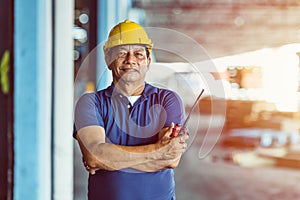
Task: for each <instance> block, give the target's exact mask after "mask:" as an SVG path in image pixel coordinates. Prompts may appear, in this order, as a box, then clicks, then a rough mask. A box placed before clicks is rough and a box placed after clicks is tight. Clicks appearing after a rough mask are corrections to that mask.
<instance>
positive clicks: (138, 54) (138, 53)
mask: <svg viewBox="0 0 300 200" xmlns="http://www.w3.org/2000/svg"><path fill="white" fill-rule="evenodd" d="M135 56H136V57H139V58H141V57H144V54H143V53H141V52H136V53H135Z"/></svg>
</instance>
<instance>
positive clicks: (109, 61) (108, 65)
mask: <svg viewBox="0 0 300 200" xmlns="http://www.w3.org/2000/svg"><path fill="white" fill-rule="evenodd" d="M105 63H106V65H107V67H108V69H109V70H111V68H110V65H111V57H110V56H109V54H108V53H106V54H105Z"/></svg>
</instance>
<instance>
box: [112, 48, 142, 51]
mask: <svg viewBox="0 0 300 200" xmlns="http://www.w3.org/2000/svg"><path fill="white" fill-rule="evenodd" d="M117 50H118V51H121V50H125V51H128V48H126V47H119V48H118V49H117ZM130 50H133V51H142V50H145V47H135V48H133V49H130Z"/></svg>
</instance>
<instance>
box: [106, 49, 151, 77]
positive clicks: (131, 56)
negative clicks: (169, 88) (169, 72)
mask: <svg viewBox="0 0 300 200" xmlns="http://www.w3.org/2000/svg"><path fill="white" fill-rule="evenodd" d="M150 61H151V59H150V58H149V57H147V54H146V48H145V47H144V46H141V45H122V46H117V47H114V48H113V49H111V51H110V53H109V55H106V63H107V65H108V68H109V69H110V70H112V73H113V79H114V81H120V80H122V81H125V82H138V83H141V82H144V80H145V76H146V72H147V71H148V67H149V64H150Z"/></svg>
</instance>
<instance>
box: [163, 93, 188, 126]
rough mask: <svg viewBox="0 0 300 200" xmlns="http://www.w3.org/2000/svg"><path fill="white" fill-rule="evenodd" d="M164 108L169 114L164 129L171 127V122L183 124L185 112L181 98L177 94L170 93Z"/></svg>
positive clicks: (166, 97)
mask: <svg viewBox="0 0 300 200" xmlns="http://www.w3.org/2000/svg"><path fill="white" fill-rule="evenodd" d="M164 108H165V110H166V112H167V120H166V123H165V126H164V127H167V126H170V124H171V122H174V123H175V124H182V123H183V121H184V116H185V111H184V106H183V103H182V100H181V98H180V97H179V96H178V95H177V94H176V93H175V92H169V93H168V94H167V95H166V96H165V99H164Z"/></svg>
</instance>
